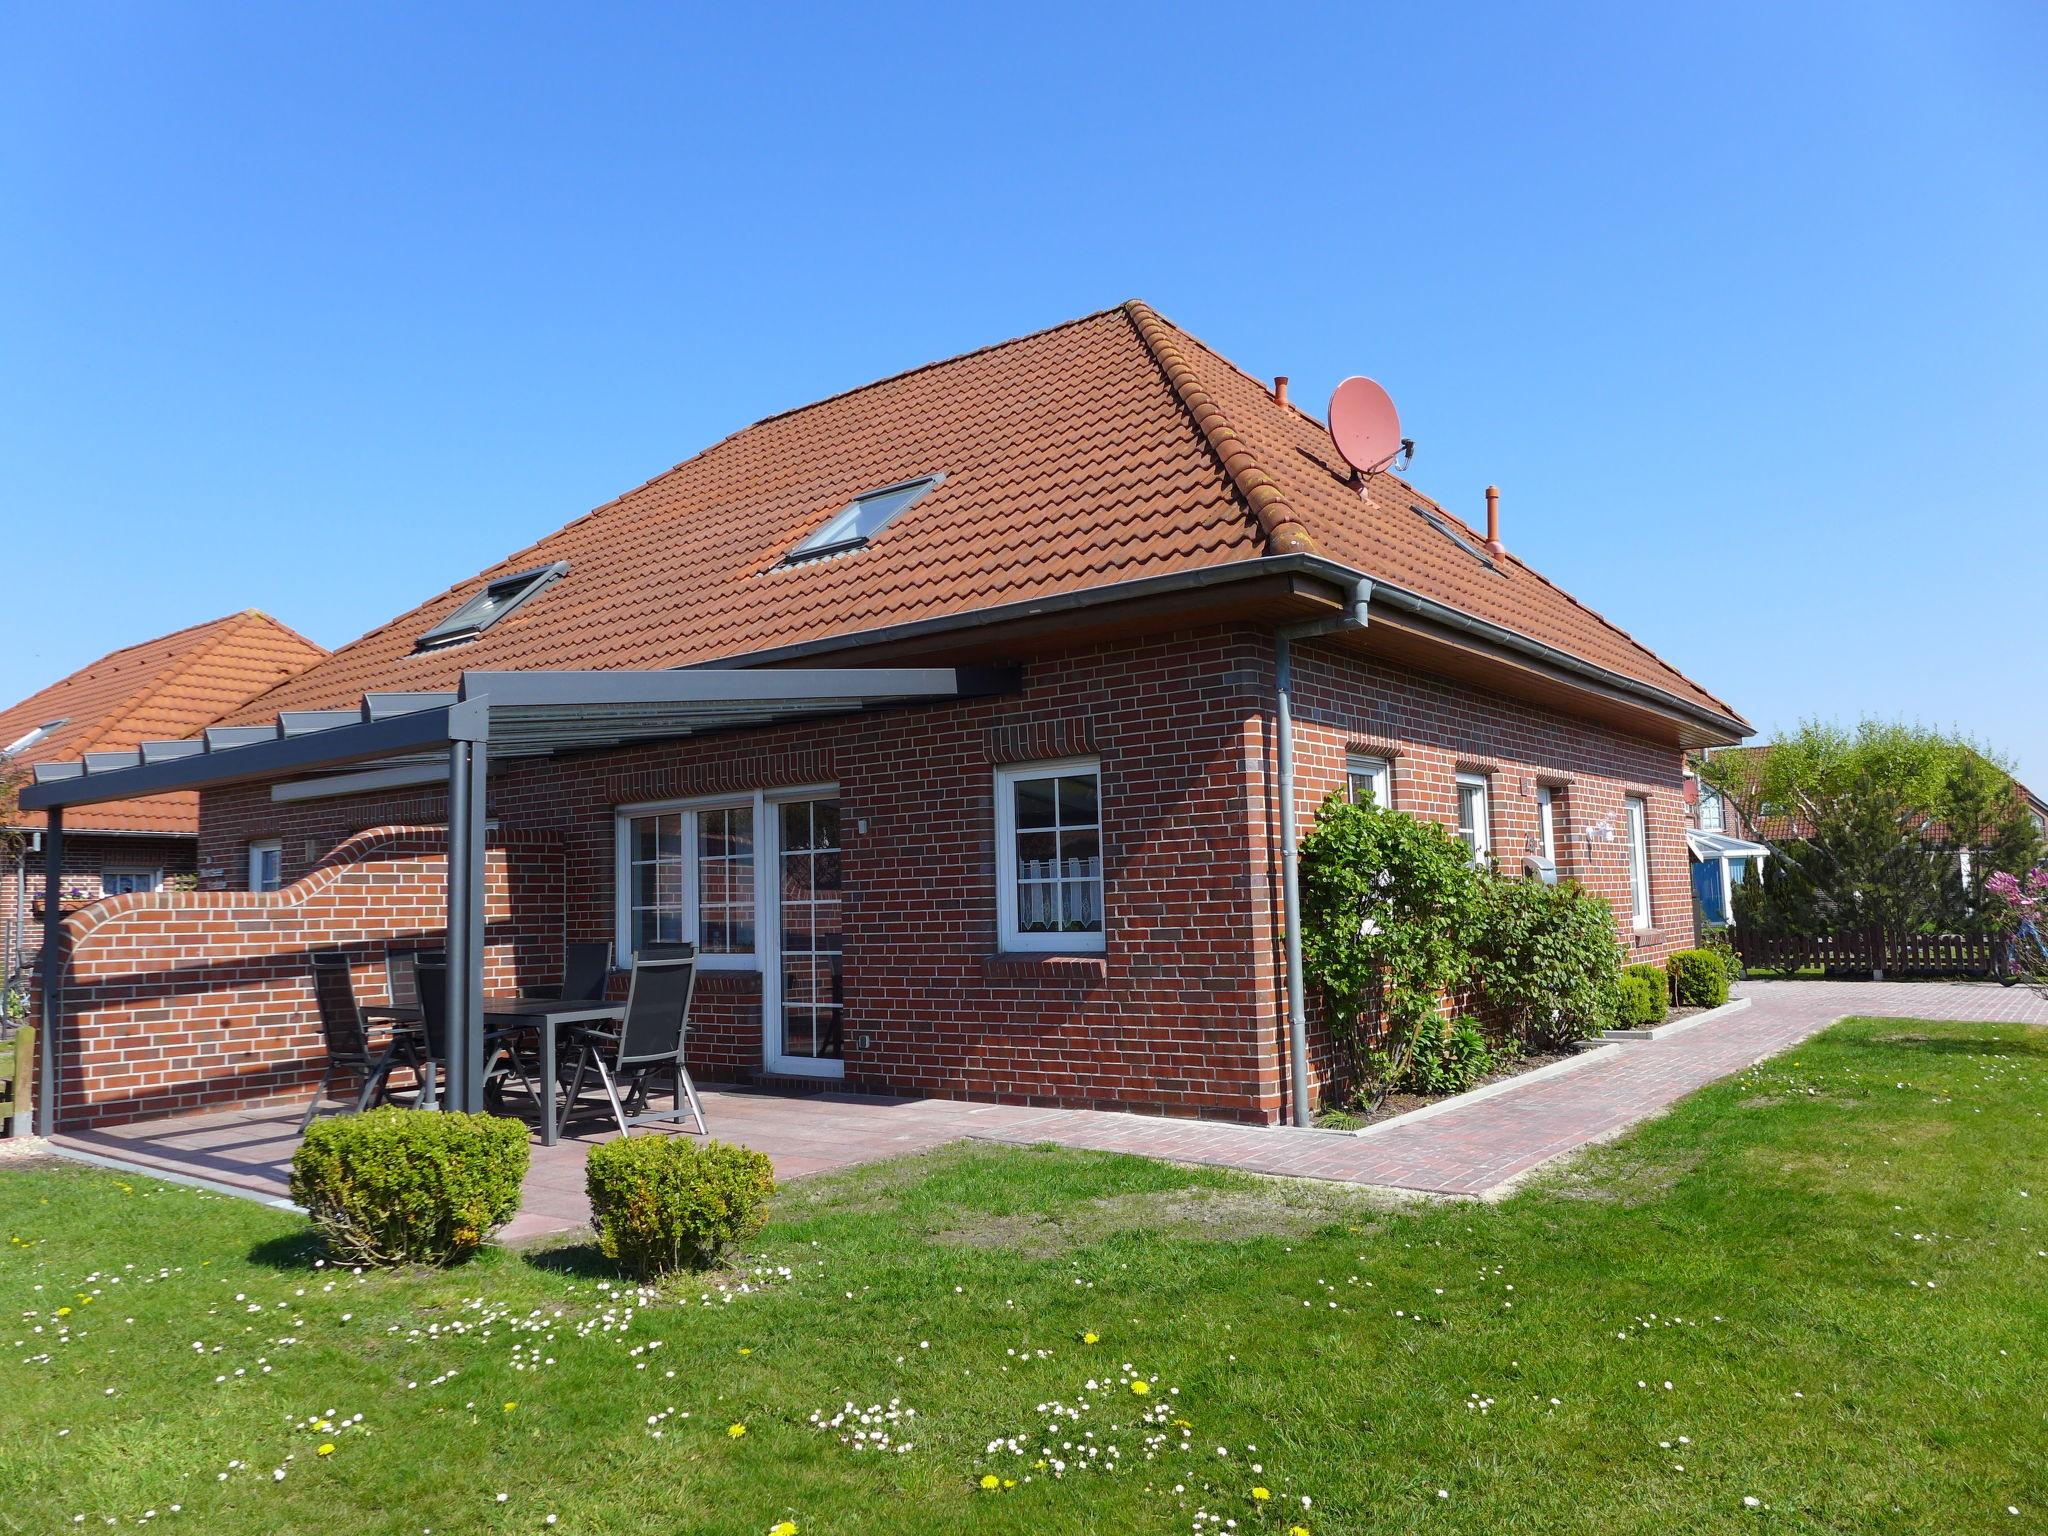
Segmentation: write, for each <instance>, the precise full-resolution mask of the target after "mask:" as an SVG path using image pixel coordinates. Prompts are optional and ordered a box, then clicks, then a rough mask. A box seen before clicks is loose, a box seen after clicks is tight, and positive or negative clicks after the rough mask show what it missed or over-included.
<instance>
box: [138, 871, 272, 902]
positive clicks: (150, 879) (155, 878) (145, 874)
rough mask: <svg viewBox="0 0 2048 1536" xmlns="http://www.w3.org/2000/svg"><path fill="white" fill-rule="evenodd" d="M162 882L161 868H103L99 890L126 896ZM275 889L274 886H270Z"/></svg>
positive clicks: (151, 889) (153, 888)
mask: <svg viewBox="0 0 2048 1536" xmlns="http://www.w3.org/2000/svg"><path fill="white" fill-rule="evenodd" d="M163 883H164V872H163V871H162V870H161V869H104V870H101V871H100V891H101V892H102V893H103V894H104V895H108V896H127V895H131V894H133V893H134V892H136V891H154V890H156V889H158V888H159V887H161V886H162V885H163ZM272 889H275V887H272Z"/></svg>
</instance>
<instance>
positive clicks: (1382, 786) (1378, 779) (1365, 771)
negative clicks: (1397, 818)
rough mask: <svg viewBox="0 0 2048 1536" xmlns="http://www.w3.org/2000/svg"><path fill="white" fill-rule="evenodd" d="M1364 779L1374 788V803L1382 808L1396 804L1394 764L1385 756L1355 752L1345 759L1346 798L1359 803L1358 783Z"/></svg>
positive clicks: (1353, 802) (1385, 808)
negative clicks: (1372, 755)
mask: <svg viewBox="0 0 2048 1536" xmlns="http://www.w3.org/2000/svg"><path fill="white" fill-rule="evenodd" d="M1361 780H1363V781H1364V782H1365V783H1366V784H1367V785H1368V786H1369V787H1370V788H1371V790H1372V803H1373V804H1374V805H1376V806H1378V807H1379V808H1380V809H1381V810H1383V811H1386V810H1392V809H1393V805H1394V765H1393V764H1392V763H1390V762H1388V761H1387V760H1386V759H1385V758H1384V757H1371V756H1368V755H1366V754H1364V753H1360V752H1353V753H1349V754H1347V755H1346V756H1345V759H1344V798H1345V799H1347V800H1349V801H1350V802H1351V803H1352V804H1353V805H1356V804H1357V803H1358V785H1359V782H1360V781H1361Z"/></svg>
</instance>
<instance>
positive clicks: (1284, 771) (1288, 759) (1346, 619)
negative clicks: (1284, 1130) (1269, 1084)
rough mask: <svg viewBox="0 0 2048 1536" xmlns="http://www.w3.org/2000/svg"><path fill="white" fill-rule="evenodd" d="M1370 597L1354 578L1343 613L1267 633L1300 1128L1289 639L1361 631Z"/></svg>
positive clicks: (1303, 1053) (1301, 1027) (1362, 581)
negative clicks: (1276, 739)
mask: <svg viewBox="0 0 2048 1536" xmlns="http://www.w3.org/2000/svg"><path fill="white" fill-rule="evenodd" d="M1371 600H1372V583H1371V582H1370V581H1368V580H1366V578H1365V577H1363V576H1360V577H1359V578H1357V580H1356V581H1355V582H1354V583H1353V584H1352V588H1351V594H1350V597H1349V599H1348V600H1347V601H1346V602H1345V605H1344V612H1343V613H1342V614H1341V615H1340V616H1338V617H1336V618H1329V619H1317V620H1315V621H1314V622H1312V623H1308V624H1283V625H1281V626H1280V627H1279V628H1278V629H1276V630H1274V631H1273V715H1274V718H1275V720H1276V721H1277V723H1278V730H1279V737H1280V740H1279V753H1278V756H1279V767H1280V784H1279V795H1280V896H1281V914H1282V923H1283V945H1284V948H1285V950H1286V954H1287V1052H1288V1058H1289V1071H1288V1080H1289V1097H1290V1098H1291V1099H1292V1100H1293V1104H1294V1123H1295V1124H1296V1125H1299V1126H1306V1125H1307V1124H1308V1123H1309V1113H1308V1011H1307V1008H1306V1005H1305V1003H1304V1000H1303V995H1302V994H1303V990H1304V989H1303V984H1302V974H1301V854H1300V852H1299V843H1300V831H1299V825H1298V824H1299V818H1298V817H1297V816H1296V814H1295V809H1294V642H1295V641H1296V640H1306V639H1309V638H1310V637H1312V636H1315V635H1329V634H1335V633H1337V632H1338V631H1339V630H1346V629H1363V628H1365V625H1366V618H1367V614H1366V609H1367V606H1368V605H1369V604H1370V602H1371Z"/></svg>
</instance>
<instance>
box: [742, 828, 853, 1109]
mask: <svg viewBox="0 0 2048 1536" xmlns="http://www.w3.org/2000/svg"><path fill="white" fill-rule="evenodd" d="M768 813H769V814H768V817H767V831H768V835H769V838H770V859H771V861H772V862H771V863H770V866H769V868H770V870H771V871H772V873H771V874H770V876H769V878H768V879H767V880H766V881H764V882H763V884H764V886H765V894H766V897H767V901H768V905H769V911H768V912H767V913H766V914H765V916H766V917H767V921H766V922H765V923H763V924H762V925H761V927H762V932H763V933H764V934H765V935H766V940H767V944H768V946H769V948H770V953H769V954H768V955H767V956H766V957H764V958H765V959H766V962H767V963H766V964H765V965H764V966H763V967H762V988H761V992H762V998H761V1001H762V1004H763V1013H764V1015H765V1017H764V1019H763V1025H764V1038H763V1041H762V1055H763V1057H764V1058H765V1059H766V1061H767V1064H768V1067H769V1070H771V1071H775V1072H794V1073H803V1074H805V1075H808V1076H813V1077H839V1076H841V1075H843V1074H844V1072H845V1070H846V1067H845V1063H844V1061H843V1060H842V1059H841V1056H842V1052H841V1049H840V1039H841V1023H842V1020H843V1018H844V1016H845V1011H846V1006H845V995H844V985H843V980H844V979H843V975H842V971H841V942H840V939H841V933H842V931H843V930H842V927H841V907H840V887H841V880H840V850H839V800H838V797H837V796H836V795H829V794H826V795H815V794H814V795H808V796H805V797H803V798H800V799H798V798H792V799H786V800H772V801H771V802H770V803H769V806H768Z"/></svg>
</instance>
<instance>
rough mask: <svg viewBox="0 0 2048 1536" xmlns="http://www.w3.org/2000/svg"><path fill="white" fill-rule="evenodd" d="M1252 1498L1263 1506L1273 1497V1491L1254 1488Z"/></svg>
mask: <svg viewBox="0 0 2048 1536" xmlns="http://www.w3.org/2000/svg"><path fill="white" fill-rule="evenodd" d="M1252 1497H1253V1498H1255V1499H1257V1500H1258V1501H1259V1502H1260V1503H1261V1504H1263V1503H1265V1502H1266V1500H1268V1499H1270V1498H1271V1497H1273V1490H1272V1489H1270V1488H1254V1489H1253V1490H1252Z"/></svg>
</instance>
